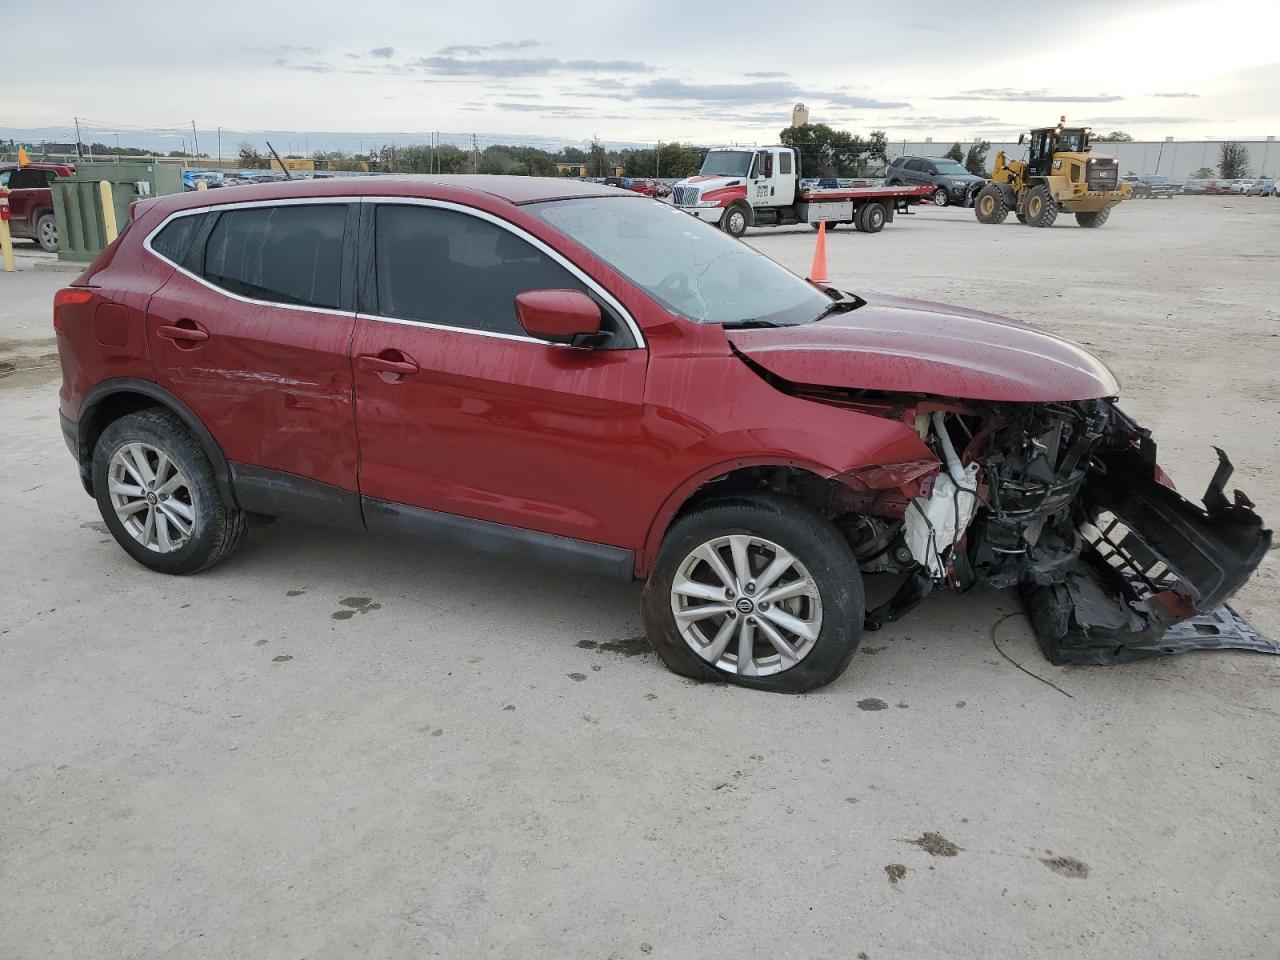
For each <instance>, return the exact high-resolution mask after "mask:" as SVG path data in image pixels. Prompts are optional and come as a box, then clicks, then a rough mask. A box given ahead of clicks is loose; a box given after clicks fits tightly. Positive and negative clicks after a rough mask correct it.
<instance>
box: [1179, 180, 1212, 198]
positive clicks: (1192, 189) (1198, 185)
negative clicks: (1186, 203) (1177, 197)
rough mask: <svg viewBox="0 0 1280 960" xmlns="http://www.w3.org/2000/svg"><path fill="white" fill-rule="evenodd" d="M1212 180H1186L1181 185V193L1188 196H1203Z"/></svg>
mask: <svg viewBox="0 0 1280 960" xmlns="http://www.w3.org/2000/svg"><path fill="white" fill-rule="evenodd" d="M1211 183H1213V181H1212V180H1188V181H1186V182H1185V183H1184V184H1183V185H1182V192H1183V193H1185V194H1187V195H1188V196H1202V195H1203V194H1205V193H1206V192H1207V191H1208V189H1209V185H1210V184H1211Z"/></svg>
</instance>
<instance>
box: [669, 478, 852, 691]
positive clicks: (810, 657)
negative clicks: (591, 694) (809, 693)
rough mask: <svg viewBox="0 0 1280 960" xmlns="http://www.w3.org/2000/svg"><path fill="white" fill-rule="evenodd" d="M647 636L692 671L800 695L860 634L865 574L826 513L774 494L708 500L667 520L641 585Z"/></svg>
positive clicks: (838, 669)
mask: <svg viewBox="0 0 1280 960" xmlns="http://www.w3.org/2000/svg"><path fill="white" fill-rule="evenodd" d="M643 611H644V619H645V626H646V628H647V630H648V634H649V639H650V641H651V642H652V643H653V646H654V648H655V649H656V650H657V651H658V653H659V655H660V656H661V657H662V659H663V661H664V662H665V663H666V665H667V666H668V667H669V668H670V669H671V670H673V671H674V672H676V673H679V674H681V675H683V676H686V677H692V678H694V679H697V680H706V681H723V682H728V683H737V684H741V685H742V686H747V687H756V688H758V689H762V690H772V691H777V692H782V693H802V692H804V691H806V690H812V689H814V688H815V687H820V686H822V685H823V684H827V683H830V682H831V681H832V680H834V679H836V678H837V677H838V676H840V674H842V673H843V672H844V670H845V668H846V667H848V665H849V661H850V660H851V659H852V658H853V654H854V652H855V651H856V650H857V648H858V643H859V642H860V641H861V639H862V621H863V614H864V600H863V592H862V575H861V573H860V571H859V570H858V564H857V561H856V560H855V559H854V556H853V551H852V550H851V549H850V548H849V544H848V543H847V542H846V541H845V539H844V538H843V537H842V536H841V535H840V533H839V531H837V530H836V528H835V527H834V526H832V525H831V524H830V523H829V522H827V521H826V520H824V519H823V518H822V517H820V516H818V515H817V514H815V513H813V512H812V511H810V510H807V509H805V508H804V507H802V506H800V505H799V504H797V503H794V502H792V501H790V500H785V499H783V498H781V497H774V496H766V495H755V496H749V497H743V498H741V499H734V500H723V501H713V502H711V503H708V504H705V505H703V506H700V507H697V508H695V509H694V510H692V511H691V512H690V513H688V514H686V515H685V516H684V517H682V518H681V519H679V520H678V521H676V523H675V524H673V525H672V527H671V529H670V531H668V533H667V536H666V539H665V540H664V541H663V544H662V549H661V550H660V551H659V553H658V559H657V563H656V564H655V566H654V569H653V572H652V574H651V575H650V577H649V580H648V582H647V583H646V584H645V588H644V598H643Z"/></svg>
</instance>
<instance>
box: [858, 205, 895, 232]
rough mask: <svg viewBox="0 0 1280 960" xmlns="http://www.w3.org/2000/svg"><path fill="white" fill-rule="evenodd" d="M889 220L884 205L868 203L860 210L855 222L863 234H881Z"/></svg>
mask: <svg viewBox="0 0 1280 960" xmlns="http://www.w3.org/2000/svg"><path fill="white" fill-rule="evenodd" d="M886 219H888V216H887V214H886V213H885V211H884V204H882V203H866V204H863V205H862V206H861V207H859V208H858V212H857V213H856V214H855V215H854V218H853V222H854V223H855V224H857V227H858V229H859V230H861V231H862V232H863V233H879V232H880V231H881V230H883V229H884V224H885V221H886Z"/></svg>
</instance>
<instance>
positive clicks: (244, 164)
mask: <svg viewBox="0 0 1280 960" xmlns="http://www.w3.org/2000/svg"><path fill="white" fill-rule="evenodd" d="M239 151H240V152H239V157H240V160H239V164H240V169H242V170H265V169H266V168H267V160H266V158H265V157H264V156H263V155H262V154H260V153H259V152H258V148H257V147H255V146H254V145H253V144H251V143H249V142H248V141H246V142H244V143H242V144H240V147H239Z"/></svg>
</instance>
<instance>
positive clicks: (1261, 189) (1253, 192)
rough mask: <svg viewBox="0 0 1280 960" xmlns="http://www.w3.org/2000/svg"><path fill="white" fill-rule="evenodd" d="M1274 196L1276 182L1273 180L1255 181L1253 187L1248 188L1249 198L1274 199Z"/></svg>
mask: <svg viewBox="0 0 1280 960" xmlns="http://www.w3.org/2000/svg"><path fill="white" fill-rule="evenodd" d="M1275 195H1276V182H1275V181H1274V180H1255V181H1254V182H1253V186H1251V187H1250V188H1249V196H1251V197H1274V196H1275Z"/></svg>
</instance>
